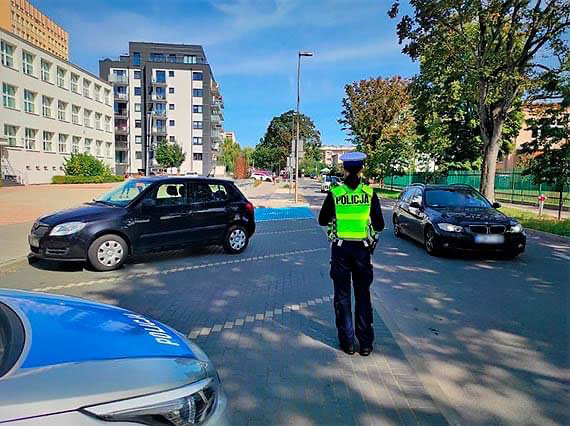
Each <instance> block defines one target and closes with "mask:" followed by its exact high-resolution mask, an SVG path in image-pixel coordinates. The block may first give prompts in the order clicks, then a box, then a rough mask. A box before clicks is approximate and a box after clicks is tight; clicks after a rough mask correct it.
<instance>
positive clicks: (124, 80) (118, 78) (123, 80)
mask: <svg viewBox="0 0 570 426" xmlns="http://www.w3.org/2000/svg"><path fill="white" fill-rule="evenodd" d="M109 81H110V82H111V83H118V84H129V77H128V76H126V75H117V74H110V75H109Z"/></svg>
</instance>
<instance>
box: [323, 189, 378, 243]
mask: <svg viewBox="0 0 570 426" xmlns="http://www.w3.org/2000/svg"><path fill="white" fill-rule="evenodd" d="M331 193H332V196H333V200H334V208H335V215H336V220H335V221H334V222H333V224H332V227H331V229H330V234H329V236H330V237H331V239H333V240H334V239H340V240H354V241H363V240H366V239H368V237H370V233H369V232H370V231H369V227H370V209H371V208H372V196H373V195H374V191H373V190H372V188H370V187H369V186H367V185H364V184H362V183H361V184H360V185H358V186H357V187H356V188H355V189H351V188H349V187H348V186H346V185H340V186H337V187H334V188H332V189H331Z"/></svg>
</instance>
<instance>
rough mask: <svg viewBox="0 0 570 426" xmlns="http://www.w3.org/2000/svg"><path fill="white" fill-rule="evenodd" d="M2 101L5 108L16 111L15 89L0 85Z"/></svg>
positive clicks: (5, 84) (3, 84)
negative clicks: (0, 87)
mask: <svg viewBox="0 0 570 426" xmlns="http://www.w3.org/2000/svg"><path fill="white" fill-rule="evenodd" d="M2 99H3V103H4V106H5V107H6V108H12V109H16V87H14V86H12V85H10V84H8V83H2Z"/></svg>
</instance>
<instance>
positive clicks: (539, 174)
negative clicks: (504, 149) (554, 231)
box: [521, 74, 570, 220]
mask: <svg viewBox="0 0 570 426" xmlns="http://www.w3.org/2000/svg"><path fill="white" fill-rule="evenodd" d="M564 77H565V78H564V79H560V80H559V82H558V94H559V96H557V97H559V99H560V100H559V102H556V103H550V104H546V106H547V107H546V108H545V109H544V111H543V112H542V113H539V114H538V115H537V116H536V117H534V118H532V119H530V120H528V121H527V123H528V124H529V129H530V130H532V134H533V135H534V137H533V138H532V140H531V141H530V142H527V143H525V144H524V145H523V146H522V150H521V151H522V153H524V154H527V155H528V160H527V161H526V166H525V169H524V171H523V174H527V175H532V176H533V180H534V183H535V184H542V183H546V184H550V185H552V186H553V187H554V189H555V190H556V191H558V192H559V194H560V195H559V200H558V220H560V218H561V216H562V206H563V192H564V189H565V188H566V189H567V188H568V186H570V82H569V81H570V80H569V79H568V74H565V75H564Z"/></svg>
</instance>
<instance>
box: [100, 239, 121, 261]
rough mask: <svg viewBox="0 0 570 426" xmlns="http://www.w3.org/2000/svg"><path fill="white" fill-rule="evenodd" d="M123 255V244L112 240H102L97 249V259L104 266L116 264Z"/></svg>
mask: <svg viewBox="0 0 570 426" xmlns="http://www.w3.org/2000/svg"><path fill="white" fill-rule="evenodd" d="M124 256H125V250H124V249H123V246H122V245H121V244H120V243H119V242H118V241H114V240H107V241H103V243H101V245H99V248H98V249H97V260H98V261H99V262H100V263H101V264H102V265H105V266H115V265H118V264H119V263H120V262H121V261H122V260H123V257H124Z"/></svg>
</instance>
